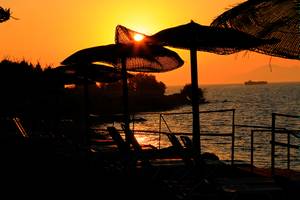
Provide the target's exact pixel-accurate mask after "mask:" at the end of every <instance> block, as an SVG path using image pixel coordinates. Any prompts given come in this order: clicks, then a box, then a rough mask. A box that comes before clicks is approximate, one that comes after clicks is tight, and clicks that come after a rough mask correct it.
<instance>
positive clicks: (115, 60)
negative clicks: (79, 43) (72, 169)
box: [62, 43, 183, 138]
mask: <svg viewBox="0 0 300 200" xmlns="http://www.w3.org/2000/svg"><path fill="white" fill-rule="evenodd" d="M94 62H103V63H106V64H111V65H113V66H115V67H116V68H119V69H121V72H122V80H123V105H124V122H125V133H126V134H129V121H130V118H129V110H128V85H127V71H143V72H161V71H164V72H166V71H170V70H173V69H176V68H178V67H180V66H182V65H183V61H182V59H181V58H180V57H179V56H178V54H177V53H175V52H173V51H171V50H169V49H166V48H163V47H161V46H156V45H146V44H144V43H132V44H111V45H106V46H97V47H92V48H87V49H83V50H80V51H77V52H75V53H74V54H72V55H71V56H69V57H68V58H66V59H65V60H64V61H63V62H62V64H67V65H70V64H80V63H81V64H83V63H87V64H89V63H94ZM128 137H129V136H128V135H126V138H128Z"/></svg>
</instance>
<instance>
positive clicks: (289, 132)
mask: <svg viewBox="0 0 300 200" xmlns="http://www.w3.org/2000/svg"><path fill="white" fill-rule="evenodd" d="M279 117H280V118H286V119H288V120H291V119H300V116H296V115H287V114H280V113H272V135H271V172H272V175H275V151H276V149H275V148H276V146H281V147H286V148H287V168H288V169H290V161H291V160H290V155H291V154H290V149H291V148H294V149H300V145H295V144H291V136H292V137H296V138H300V129H291V128H283V129H282V128H281V129H278V128H277V124H276V120H277V119H278V118H279ZM276 134H286V136H287V142H286V143H284V142H278V141H276Z"/></svg>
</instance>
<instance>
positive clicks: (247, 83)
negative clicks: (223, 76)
mask: <svg viewBox="0 0 300 200" xmlns="http://www.w3.org/2000/svg"><path fill="white" fill-rule="evenodd" d="M267 83H268V82H267V81H252V80H249V81H246V82H245V85H261V84H267Z"/></svg>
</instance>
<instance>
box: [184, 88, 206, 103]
mask: <svg viewBox="0 0 300 200" xmlns="http://www.w3.org/2000/svg"><path fill="white" fill-rule="evenodd" d="M192 91H193V90H192V85H191V84H186V85H185V86H184V87H183V89H182V90H181V91H180V94H181V95H183V96H185V97H186V98H187V99H188V100H191V99H192ZM198 94H199V101H200V102H199V103H203V102H204V101H205V99H204V95H203V91H202V89H201V88H198Z"/></svg>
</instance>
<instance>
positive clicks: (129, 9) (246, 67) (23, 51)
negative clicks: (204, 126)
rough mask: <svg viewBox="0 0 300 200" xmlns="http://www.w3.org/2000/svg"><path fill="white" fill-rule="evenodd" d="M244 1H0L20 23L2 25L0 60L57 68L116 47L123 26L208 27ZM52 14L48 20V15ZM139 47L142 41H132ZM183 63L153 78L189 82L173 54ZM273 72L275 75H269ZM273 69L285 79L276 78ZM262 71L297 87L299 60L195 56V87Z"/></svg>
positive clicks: (145, 30)
mask: <svg viewBox="0 0 300 200" xmlns="http://www.w3.org/2000/svg"><path fill="white" fill-rule="evenodd" d="M243 1H245V0H222V1H221V0H185V1H174V0H165V1H158V0H153V1H137V0H126V1H116V0H111V1H102V0H100V1H98V0H90V1H88V2H84V1H72V0H64V1H59V0H53V1H38V0H27V1H11V0H3V1H1V3H0V4H1V6H2V7H5V8H10V9H11V12H12V13H13V16H14V17H16V18H18V19H19V20H14V19H11V20H8V21H7V22H5V23H1V24H0V35H1V37H0V44H1V48H0V60H2V59H6V58H8V59H12V60H22V59H25V60H27V61H29V62H32V63H40V64H41V65H42V67H47V66H53V67H56V66H59V65H60V62H61V61H62V60H64V59H65V58H66V57H68V56H69V55H70V54H72V53H74V52H75V51H77V50H80V49H84V48H88V47H93V46H100V45H107V44H113V43H115V39H114V36H115V28H116V26H117V25H119V24H120V25H123V26H126V27H128V28H130V29H132V30H135V31H137V32H140V33H142V34H145V35H152V34H155V33H156V32H158V31H161V30H163V29H166V28H169V27H174V26H178V25H182V24H186V23H189V22H190V21H191V20H193V21H195V22H197V23H199V24H202V25H209V24H210V23H211V22H212V21H213V19H215V18H216V17H217V16H218V15H220V14H222V13H223V12H224V11H226V10H227V9H228V8H231V7H232V6H235V5H236V4H238V3H241V2H243ZM49 13H52V14H49ZM134 39H135V41H141V40H142V37H141V36H140V35H136V36H134ZM172 50H174V51H176V52H177V53H178V54H179V55H180V57H181V58H182V59H183V60H184V62H185V63H184V66H183V67H181V68H179V69H177V70H174V71H171V72H167V73H157V74H155V76H156V77H157V79H158V80H159V81H162V82H164V83H165V84H166V85H184V84H188V83H190V82H191V78H190V55H189V51H188V50H180V49H173V48H172ZM270 66H273V72H270V70H269V69H270ZM276 67H280V68H283V69H284V70H285V73H281V76H278V77H277V76H276V77H275V73H277V72H276V69H277V68H276ZM261 68H262V69H263V70H265V71H266V72H265V73H267V74H268V75H269V76H270V77H271V79H270V80H267V81H273V80H275V81H288V80H290V81H297V80H298V81H300V76H298V78H297V77H294V75H295V74H297V73H296V71H295V70H292V69H300V62H299V61H298V60H289V59H283V58H277V57H272V59H271V57H270V56H266V55H262V54H258V53H254V52H246V51H243V52H239V53H237V54H232V55H225V56H224V55H223V56H221V55H216V54H212V53H206V52H200V51H199V52H198V73H199V74H198V77H199V84H200V85H201V84H219V83H237V82H240V81H241V79H250V78H252V77H251V73H255V70H257V69H261Z"/></svg>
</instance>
